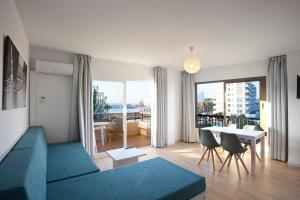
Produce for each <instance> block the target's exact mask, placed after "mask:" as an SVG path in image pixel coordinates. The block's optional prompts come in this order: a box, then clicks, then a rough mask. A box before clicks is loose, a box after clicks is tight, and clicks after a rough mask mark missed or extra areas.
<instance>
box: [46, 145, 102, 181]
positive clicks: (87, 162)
mask: <svg viewBox="0 0 300 200" xmlns="http://www.w3.org/2000/svg"><path fill="white" fill-rule="evenodd" d="M94 172H99V168H98V167H97V166H96V165H95V164H94V162H93V160H92V159H91V158H90V157H89V155H88V154H87V153H86V151H85V149H84V148H83V146H82V144H81V143H79V142H76V143H59V144H49V145H48V160H47V182H48V183H49V182H54V181H59V180H63V179H67V178H72V177H76V176H81V175H84V174H89V173H94Z"/></svg>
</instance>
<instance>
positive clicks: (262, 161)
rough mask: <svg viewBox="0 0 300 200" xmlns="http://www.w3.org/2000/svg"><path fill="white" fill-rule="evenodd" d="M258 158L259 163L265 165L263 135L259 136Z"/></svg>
mask: <svg viewBox="0 0 300 200" xmlns="http://www.w3.org/2000/svg"><path fill="white" fill-rule="evenodd" d="M260 159H261V165H262V166H263V167H264V166H265V137H262V138H260Z"/></svg>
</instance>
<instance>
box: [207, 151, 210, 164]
mask: <svg viewBox="0 0 300 200" xmlns="http://www.w3.org/2000/svg"><path fill="white" fill-rule="evenodd" d="M209 155H210V149H208V156H207V161H208V160H209Z"/></svg>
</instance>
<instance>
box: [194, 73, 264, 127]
mask: <svg viewBox="0 0 300 200" xmlns="http://www.w3.org/2000/svg"><path fill="white" fill-rule="evenodd" d="M252 81H259V86H260V88H259V94H260V101H266V91H267V87H266V82H267V80H266V76H257V77H247V78H237V79H225V80H215V81H202V82H195V83H194V84H195V85H194V87H195V89H194V90H195V91H194V94H195V122H196V123H195V125H196V128H199V127H198V123H197V115H198V114H197V85H199V84H206V83H220V82H223V84H224V86H223V87H224V88H223V98H224V102H223V108H224V117H226V114H227V113H226V101H225V98H226V84H228V83H239V82H252Z"/></svg>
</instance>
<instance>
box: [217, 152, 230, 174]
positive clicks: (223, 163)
mask: <svg viewBox="0 0 300 200" xmlns="http://www.w3.org/2000/svg"><path fill="white" fill-rule="evenodd" d="M230 155H231V154H230V153H229V154H228V156H227V157H226V159H225V161H224V163H223V165H222V167H221V168H220V169H219V172H221V171H222V169H223V167H224V166H225V164H226V162H227V160H228V158H229V157H230Z"/></svg>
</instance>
